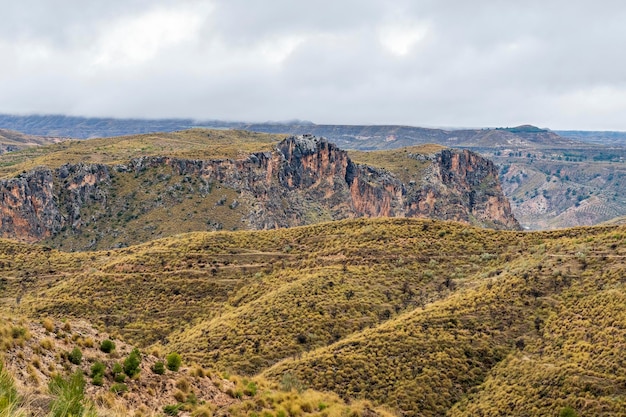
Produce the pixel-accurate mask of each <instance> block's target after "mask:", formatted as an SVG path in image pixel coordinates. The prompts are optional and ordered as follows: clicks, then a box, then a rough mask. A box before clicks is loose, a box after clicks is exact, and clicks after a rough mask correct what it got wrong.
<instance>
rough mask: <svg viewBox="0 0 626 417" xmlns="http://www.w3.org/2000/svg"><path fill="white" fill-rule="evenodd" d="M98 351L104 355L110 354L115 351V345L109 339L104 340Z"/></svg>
mask: <svg viewBox="0 0 626 417" xmlns="http://www.w3.org/2000/svg"><path fill="white" fill-rule="evenodd" d="M100 350H101V351H103V352H104V353H111V352H113V351H114V350H115V343H113V342H112V341H111V340H109V339H105V340H103V341H102V343H100Z"/></svg>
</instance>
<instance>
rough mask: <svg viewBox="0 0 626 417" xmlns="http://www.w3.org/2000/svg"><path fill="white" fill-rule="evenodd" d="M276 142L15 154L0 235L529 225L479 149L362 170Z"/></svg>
mask: <svg viewBox="0 0 626 417" xmlns="http://www.w3.org/2000/svg"><path fill="white" fill-rule="evenodd" d="M273 139H275V137H272V136H264V135H260V134H251V133H249V132H228V133H224V132H220V131H203V130H194V131H187V132H180V133H174V134H167V135H156V136H155V135H148V136H139V137H128V138H113V139H99V140H90V141H81V142H67V143H63V144H59V145H57V146H53V147H42V148H37V149H34V150H30V151H27V152H18V153H13V154H10V155H8V156H7V158H6V163H7V165H6V166H5V168H4V169H5V172H7V173H10V172H16V171H17V172H19V171H22V173H21V174H18V175H17V177H15V178H9V179H6V180H3V181H0V202H2V212H3V218H2V225H1V226H0V233H1V234H2V236H4V237H13V238H18V239H21V240H24V241H30V242H32V241H42V240H45V242H46V243H48V244H51V245H53V246H56V247H59V248H63V249H69V250H84V249H102V248H111V247H120V246H126V245H130V244H133V243H138V242H143V241H147V240H150V239H154V238H157V237H162V236H169V235H172V234H175V233H180V232H188V231H204V230H220V229H227V230H236V229H266V228H276V227H290V226H298V225H304V224H312V223H318V222H320V221H325V220H336V219H344V218H354V217H363V216H365V217H379V216H387V217H431V218H438V219H446V220H457V221H463V222H466V223H469V224H476V225H483V226H487V227H493V228H504V229H511V228H513V229H515V228H519V225H518V224H517V221H516V220H515V218H514V217H513V216H512V214H511V212H510V207H509V203H508V201H507V200H506V199H505V198H504V196H503V194H502V191H501V189H500V185H499V183H498V178H497V171H496V169H495V167H494V165H493V164H492V163H491V162H489V161H487V160H485V159H483V158H481V157H480V156H478V155H476V154H474V153H471V152H469V151H458V150H450V149H445V148H441V147H432V146H431V147H425V148H411V149H404V150H400V151H389V152H383V153H378V154H372V155H366V154H363V153H357V154H355V156H354V160H355V161H357V162H365V163H357V162H354V161H353V159H352V158H351V156H350V155H349V154H348V153H346V152H345V151H342V150H340V149H339V148H337V147H336V146H335V145H333V144H331V143H329V142H327V141H326V140H323V139H319V138H315V137H311V136H302V137H291V138H288V139H284V140H282V141H281V142H278V143H273V142H272V141H273ZM170 148H171V150H170ZM93 149H95V152H90V151H91V150H93ZM246 150H250V153H246ZM87 155H88V157H89V159H90V160H89V163H87V161H85V159H86V158H87ZM136 155H142V156H140V157H136ZM151 155H154V156H151ZM162 155H166V156H162ZM192 155H193V156H195V157H194V158H193V159H191V158H189V157H190V156H192ZM133 156H135V157H133ZM122 158H129V159H126V160H125V161H124V160H123V159H122ZM200 158H203V159H200ZM204 158H206V159H204ZM1 161H2V158H0V162H1ZM368 163H369V164H373V165H374V166H372V165H368ZM37 165H45V167H37ZM27 169H32V170H30V171H26V170H27ZM7 175H9V174H7Z"/></svg>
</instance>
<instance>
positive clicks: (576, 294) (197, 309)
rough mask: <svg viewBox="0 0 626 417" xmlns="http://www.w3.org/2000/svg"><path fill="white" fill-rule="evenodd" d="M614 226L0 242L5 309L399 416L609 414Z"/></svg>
mask: <svg viewBox="0 0 626 417" xmlns="http://www.w3.org/2000/svg"><path fill="white" fill-rule="evenodd" d="M625 238H626V229H624V227H623V226H603V227H594V228H576V229H566V230H560V231H553V232H532V233H529V232H517V231H495V230H486V229H478V228H473V227H471V226H468V225H463V224H459V223H450V222H440V221H434V220H424V219H354V220H344V221H339V222H331V223H323V224H319V225H311V226H304V227H296V228H289V229H279V230H268V231H238V232H225V231H222V232H212V233H192V234H185V235H180V236H175V237H170V238H166V239H161V240H156V241H151V242H148V243H145V244H142V245H139V246H133V247H129V248H123V249H117V250H108V251H100V252H80V253H67V252H59V251H56V250H50V249H49V248H46V247H42V246H36V245H26V244H20V243H14V242H10V241H1V242H0V243H1V250H0V268H1V272H2V277H3V280H2V281H1V283H2V297H3V299H4V302H3V303H2V309H3V310H4V311H5V312H6V313H7V314H20V315H25V316H28V317H32V318H38V317H52V318H56V320H60V319H61V318H64V319H69V320H70V321H75V320H85V321H88V322H90V323H93V325H94V326H96V327H97V328H98V329H99V331H107V332H109V333H110V334H111V336H112V337H117V338H120V339H122V340H125V341H126V342H128V343H131V344H134V345H137V346H139V347H140V348H141V349H142V350H144V351H152V350H154V351H160V352H170V351H177V352H179V353H180V354H181V355H182V357H183V358H184V362H185V363H186V364H193V363H197V364H198V366H201V367H203V368H206V369H213V370H216V371H229V372H230V373H237V374H241V375H244V377H242V378H248V379H249V378H256V379H258V380H259V381H263V380H268V381H270V382H271V381H273V383H276V384H281V383H288V384H287V385H288V386H290V387H294V386H302V385H305V386H308V387H310V388H314V389H317V390H321V391H329V392H334V393H336V394H338V395H339V396H340V397H341V398H342V399H343V400H345V401H357V400H358V401H369V402H371V404H372V407H371V408H373V407H376V406H384V407H387V409H388V410H390V412H392V413H401V414H403V415H426V416H430V415H432V416H439V415H454V416H461V415H468V416H469V415H485V416H492V415H493V416H496V415H528V416H545V415H558V414H559V413H560V412H564V411H563V410H566V411H567V410H571V412H573V413H579V415H614V416H617V415H623V414H624V412H625V411H626V401H625V400H626V388H625V387H626V385H624V381H626V375H625V374H624V369H625V368H624V366H623V359H622V356H623V355H622V354H621V352H622V347H623V346H622V345H623V340H624V337H626V316H625V315H624V314H623V305H624V301H626V300H624V297H623V293H624V284H625V282H624V279H623V277H624V271H625V269H624V268H625V266H626V264H625V263H624V260H625V259H626V252H625V250H626V249H625V248H626V246H625V245H624V243H625ZM250 407H251V408H249V412H255V413H261V412H262V411H263V406H262V405H259V404H258V403H257V404H256V405H251V406H250ZM307 409H308V408H307ZM311 412H313V410H311ZM315 412H319V410H317V411H315ZM362 412H363V413H365V414H361V415H369V414H368V413H370V411H362ZM371 412H372V413H374V412H373V411H371ZM567 412H569V411H567ZM296 413H298V414H300V415H307V414H309V412H308V411H306V410H303V409H300V411H297V412H296ZM273 415H274V414H273ZM276 415H277V414H276ZM371 415H374V414H371ZM574 415H576V414H574Z"/></svg>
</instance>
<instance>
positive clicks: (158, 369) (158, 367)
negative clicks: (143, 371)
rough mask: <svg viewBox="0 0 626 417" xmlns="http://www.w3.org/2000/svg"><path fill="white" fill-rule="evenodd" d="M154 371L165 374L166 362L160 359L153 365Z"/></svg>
mask: <svg viewBox="0 0 626 417" xmlns="http://www.w3.org/2000/svg"><path fill="white" fill-rule="evenodd" d="M152 372H154V373H155V374H157V375H163V374H164V373H165V364H164V363H163V362H162V361H158V362H157V363H155V364H154V365H152Z"/></svg>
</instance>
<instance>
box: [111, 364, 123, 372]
mask: <svg viewBox="0 0 626 417" xmlns="http://www.w3.org/2000/svg"><path fill="white" fill-rule="evenodd" d="M112 370H113V375H117V374H120V373H122V372H124V368H122V365H120V364H119V363H117V362H116V363H114V364H113V369H112Z"/></svg>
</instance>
